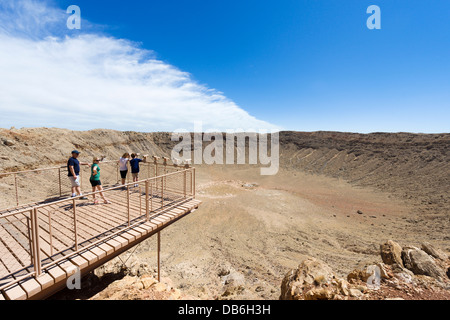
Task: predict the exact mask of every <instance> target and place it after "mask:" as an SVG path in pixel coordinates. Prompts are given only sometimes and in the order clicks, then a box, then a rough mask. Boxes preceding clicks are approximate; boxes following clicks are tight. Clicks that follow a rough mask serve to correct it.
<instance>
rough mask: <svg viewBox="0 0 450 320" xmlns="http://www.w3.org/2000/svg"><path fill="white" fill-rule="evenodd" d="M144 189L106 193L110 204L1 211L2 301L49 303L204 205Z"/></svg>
mask: <svg viewBox="0 0 450 320" xmlns="http://www.w3.org/2000/svg"><path fill="white" fill-rule="evenodd" d="M143 190H144V184H143V183H140V185H139V187H136V188H130V189H128V190H123V189H117V188H116V189H113V190H108V191H107V192H105V196H106V197H107V198H108V199H109V200H110V201H111V203H110V204H104V203H103V202H102V200H101V199H100V202H99V204H94V203H93V201H92V196H91V195H90V196H89V195H88V196H89V199H88V200H80V199H77V200H71V199H66V200H62V201H57V202H55V203H49V204H46V205H44V206H40V207H38V208H37V209H36V208H33V207H30V208H21V209H22V210H21V211H18V210H15V209H12V210H8V212H0V289H1V290H0V300H21V299H22V300H23V299H43V298H46V297H48V296H50V295H52V294H54V293H55V292H57V291H59V290H61V289H63V288H65V287H66V281H67V279H68V278H69V277H71V276H72V275H73V274H74V273H75V272H76V271H77V270H79V271H80V273H81V276H84V275H85V274H87V273H88V272H90V271H92V270H94V269H95V268H98V267H99V266H101V265H102V264H104V263H105V262H107V261H109V260H111V259H112V258H114V257H116V256H117V255H119V254H121V253H123V252H125V251H126V250H129V249H130V248H132V247H133V246H135V245H136V244H138V243H140V242H141V241H143V240H145V239H147V238H149V237H150V236H152V235H154V234H156V233H159V232H160V231H161V230H162V229H164V228H166V227H167V226H169V225H170V224H172V223H174V222H175V221H177V220H179V219H180V218H182V217H184V216H186V215H187V214H189V213H191V212H193V211H195V209H196V208H198V206H199V205H200V204H201V201H199V200H196V199H194V195H193V194H190V195H186V193H185V194H184V195H183V194H182V195H180V194H179V193H177V192H170V191H167V190H165V189H161V190H160V191H159V190H155V192H154V193H153V192H152V193H151V194H149V193H148V190H147V192H145V191H143ZM73 203H75V207H74V206H73ZM33 210H35V211H34V215H33ZM33 219H35V221H33ZM33 225H35V226H36V225H37V227H36V229H34V230H35V233H33ZM33 239H39V241H38V244H35V241H33ZM38 270H39V271H38Z"/></svg>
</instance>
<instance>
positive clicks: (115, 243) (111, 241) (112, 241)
mask: <svg viewBox="0 0 450 320" xmlns="http://www.w3.org/2000/svg"><path fill="white" fill-rule="evenodd" d="M106 244H108V245H110V246H111V247H113V248H114V251H116V250H119V249H120V248H122V242H119V241H117V240H116V239H114V238H113V239H109V240H108V241H106Z"/></svg>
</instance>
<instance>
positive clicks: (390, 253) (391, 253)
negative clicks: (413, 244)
mask: <svg viewBox="0 0 450 320" xmlns="http://www.w3.org/2000/svg"><path fill="white" fill-rule="evenodd" d="M380 255H381V259H382V260H383V262H384V263H386V264H388V265H391V264H394V263H396V264H398V265H400V266H401V267H403V261H402V247H401V246H400V245H399V244H398V243H397V242H395V241H392V240H388V241H387V242H386V243H384V244H382V245H381V246H380Z"/></svg>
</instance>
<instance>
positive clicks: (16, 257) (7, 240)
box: [0, 226, 31, 271]
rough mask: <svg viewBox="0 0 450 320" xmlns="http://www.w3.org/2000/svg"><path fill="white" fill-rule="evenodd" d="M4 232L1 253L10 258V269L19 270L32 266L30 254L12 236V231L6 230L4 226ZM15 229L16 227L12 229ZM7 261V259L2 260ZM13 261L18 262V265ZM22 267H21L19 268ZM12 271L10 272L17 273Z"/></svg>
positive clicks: (0, 247) (0, 245)
mask: <svg viewBox="0 0 450 320" xmlns="http://www.w3.org/2000/svg"><path fill="white" fill-rule="evenodd" d="M1 228H2V230H4V231H3V232H1V235H2V238H1V242H0V251H1V252H2V257H3V255H4V254H6V256H5V257H7V258H8V260H7V261H8V262H9V263H8V264H6V263H5V265H7V267H8V269H10V268H9V267H11V268H17V269H21V268H23V267H25V266H27V265H30V264H31V256H30V253H29V252H27V251H26V250H25V249H24V248H23V246H22V245H21V244H20V243H19V242H18V241H17V240H16V239H15V238H14V237H13V236H12V235H11V230H9V231H8V230H7V229H9V228H6V229H5V228H4V226H2V227H1ZM12 228H15V227H12ZM2 260H3V261H5V260H6V259H2ZM13 261H16V262H17V263H13ZM19 266H20V267H19ZM17 269H16V270H17ZM16 270H11V269H10V271H16Z"/></svg>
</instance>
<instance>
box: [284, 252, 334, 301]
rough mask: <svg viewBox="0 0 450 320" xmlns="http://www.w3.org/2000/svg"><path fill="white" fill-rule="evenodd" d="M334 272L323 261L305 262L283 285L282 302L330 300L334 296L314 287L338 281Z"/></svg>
mask: <svg viewBox="0 0 450 320" xmlns="http://www.w3.org/2000/svg"><path fill="white" fill-rule="evenodd" d="M336 278H337V277H336V275H335V274H334V272H333V270H332V269H331V268H330V267H329V266H328V265H327V264H326V263H324V262H323V261H320V260H317V259H314V258H309V259H306V260H304V261H303V262H302V263H301V264H300V265H299V266H298V267H297V269H292V270H291V271H289V272H288V273H287V274H286V275H285V277H284V279H283V281H282V283H281V295H280V300H301V299H305V298H307V299H330V298H331V297H332V296H333V294H332V293H330V292H328V291H327V290H322V289H323V288H314V290H313V291H312V292H309V293H308V292H306V293H308V294H306V295H305V294H304V291H309V289H311V290H312V289H313V288H311V287H313V286H314V285H318V286H320V285H321V284H325V283H330V282H331V281H332V280H333V279H336Z"/></svg>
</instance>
